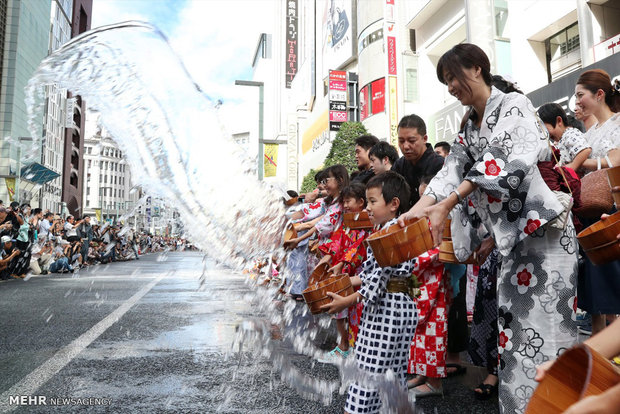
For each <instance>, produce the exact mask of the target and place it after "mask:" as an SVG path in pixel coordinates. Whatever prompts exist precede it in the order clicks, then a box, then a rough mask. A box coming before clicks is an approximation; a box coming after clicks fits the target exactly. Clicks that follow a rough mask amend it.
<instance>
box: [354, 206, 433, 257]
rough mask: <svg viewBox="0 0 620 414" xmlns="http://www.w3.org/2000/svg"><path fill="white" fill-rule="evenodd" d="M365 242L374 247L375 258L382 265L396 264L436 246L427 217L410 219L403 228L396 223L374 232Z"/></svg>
mask: <svg viewBox="0 0 620 414" xmlns="http://www.w3.org/2000/svg"><path fill="white" fill-rule="evenodd" d="M365 243H366V244H367V245H368V246H370V247H371V248H372V252H373V254H374V256H375V259H376V260H377V263H378V264H379V266H381V267H385V266H395V265H397V264H399V263H402V262H405V261H407V260H410V259H413V258H414V257H417V256H419V255H421V254H422V253H424V252H426V251H427V250H430V249H432V248H433V247H434V244H433V236H432V235H431V230H430V226H429V224H428V218H426V217H422V218H421V219H415V220H409V221H407V222H406V226H405V227H402V228H401V227H400V225H399V224H398V223H395V224H393V225H391V226H389V227H388V228H386V229H383V230H379V231H378V232H376V233H373V234H372V235H370V237H368V238H367V239H366V241H365Z"/></svg>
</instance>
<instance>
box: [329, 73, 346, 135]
mask: <svg viewBox="0 0 620 414" xmlns="http://www.w3.org/2000/svg"><path fill="white" fill-rule="evenodd" d="M346 121H347V72H346V71H344V70H330V71H329V130H330V131H339V130H340V126H341V125H342V124H343V123H344V122H346Z"/></svg>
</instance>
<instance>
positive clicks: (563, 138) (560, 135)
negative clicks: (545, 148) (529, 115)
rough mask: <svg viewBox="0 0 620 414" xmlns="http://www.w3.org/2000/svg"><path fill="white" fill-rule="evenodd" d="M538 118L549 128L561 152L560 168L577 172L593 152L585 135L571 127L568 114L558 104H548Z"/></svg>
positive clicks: (543, 107) (540, 111)
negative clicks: (567, 168)
mask: <svg viewBox="0 0 620 414" xmlns="http://www.w3.org/2000/svg"><path fill="white" fill-rule="evenodd" d="M538 116H539V117H540V119H541V120H542V121H543V122H544V124H545V127H547V131H549V137H550V138H551V139H552V140H553V142H554V144H553V145H554V147H556V148H557V149H558V150H559V151H560V160H559V166H564V167H569V168H572V169H573V170H574V171H577V170H578V169H579V168H580V167H581V165H582V164H583V162H584V161H585V160H587V159H588V157H589V156H590V153H591V152H592V147H591V146H590V145H589V144H588V142H587V141H586V140H585V138H584V135H583V133H582V132H581V131H580V130H578V129H577V128H573V127H571V126H570V125H569V123H568V118H567V116H566V112H564V109H562V107H561V106H560V105H558V104H556V103H546V104H544V105H543V106H541V107H540V108H538Z"/></svg>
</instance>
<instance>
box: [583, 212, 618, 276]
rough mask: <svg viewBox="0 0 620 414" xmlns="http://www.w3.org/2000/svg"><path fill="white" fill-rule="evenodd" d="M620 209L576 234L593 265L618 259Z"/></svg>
mask: <svg viewBox="0 0 620 414" xmlns="http://www.w3.org/2000/svg"><path fill="white" fill-rule="evenodd" d="M619 233H620V211H619V212H617V213H614V214H612V215H611V216H609V217H608V218H607V219H605V220H599V221H597V222H596V223H594V224H593V225H591V226H590V227H588V228H586V229H585V230H583V231H581V232H580V233H579V234H578V235H577V241H579V244H580V245H581V247H583V250H584V251H585V253H586V255H587V256H588V258H589V259H590V261H591V262H592V263H594V264H595V265H599V264H603V263H608V262H611V261H614V260H617V259H620V240H618V239H617V236H618V234H619Z"/></svg>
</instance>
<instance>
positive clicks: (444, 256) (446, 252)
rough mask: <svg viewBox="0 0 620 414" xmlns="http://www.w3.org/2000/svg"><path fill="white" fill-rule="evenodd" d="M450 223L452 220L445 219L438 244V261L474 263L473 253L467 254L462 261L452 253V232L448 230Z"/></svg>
mask: <svg viewBox="0 0 620 414" xmlns="http://www.w3.org/2000/svg"><path fill="white" fill-rule="evenodd" d="M450 224H452V220H451V219H447V220H446V225H445V226H444V228H443V234H442V240H441V244H440V245H439V261H440V262H442V263H453V264H476V261H475V260H474V255H473V254H472V255H471V256H469V257H468V258H467V260H465V261H464V262H459V260H458V259H457V258H456V256H455V255H454V245H453V244H452V232H451V231H450Z"/></svg>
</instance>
